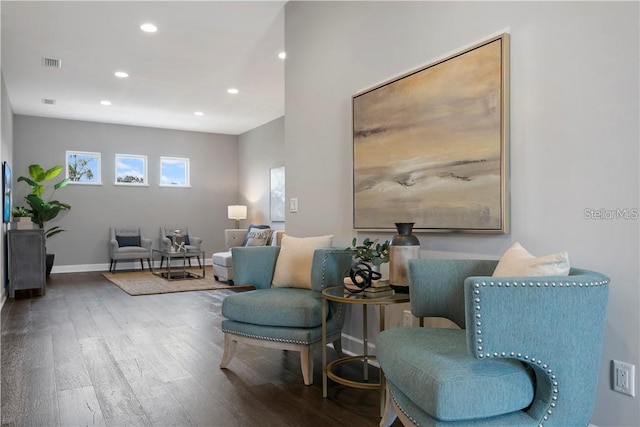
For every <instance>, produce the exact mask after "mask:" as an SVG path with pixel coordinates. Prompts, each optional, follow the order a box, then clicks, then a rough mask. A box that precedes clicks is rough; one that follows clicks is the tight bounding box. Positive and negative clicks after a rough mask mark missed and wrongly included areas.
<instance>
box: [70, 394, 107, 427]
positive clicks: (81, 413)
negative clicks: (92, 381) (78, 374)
mask: <svg viewBox="0 0 640 427" xmlns="http://www.w3.org/2000/svg"><path fill="white" fill-rule="evenodd" d="M58 401H59V406H60V425H61V426H104V425H106V422H105V419H104V417H103V416H102V410H101V409H100V404H99V403H98V398H97V396H96V393H95V390H94V389H93V387H92V386H88V387H80V388H74V389H67V390H62V391H59V392H58Z"/></svg>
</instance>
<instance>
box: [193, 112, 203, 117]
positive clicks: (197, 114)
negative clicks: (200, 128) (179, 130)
mask: <svg viewBox="0 0 640 427" xmlns="http://www.w3.org/2000/svg"><path fill="white" fill-rule="evenodd" d="M193 114H194V115H196V116H204V113H203V112H202V111H196V112H195V113H193Z"/></svg>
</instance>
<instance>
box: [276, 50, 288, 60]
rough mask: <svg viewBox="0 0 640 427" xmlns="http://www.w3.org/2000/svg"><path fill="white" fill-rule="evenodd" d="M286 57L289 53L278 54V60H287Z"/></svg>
mask: <svg viewBox="0 0 640 427" xmlns="http://www.w3.org/2000/svg"><path fill="white" fill-rule="evenodd" d="M286 57H287V52H280V53H279V54H278V58H280V59H285V58H286Z"/></svg>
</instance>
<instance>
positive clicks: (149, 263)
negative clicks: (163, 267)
mask: <svg viewBox="0 0 640 427" xmlns="http://www.w3.org/2000/svg"><path fill="white" fill-rule="evenodd" d="M147 266H148V267H149V270H151V258H147Z"/></svg>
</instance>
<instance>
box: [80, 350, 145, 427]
mask: <svg viewBox="0 0 640 427" xmlns="http://www.w3.org/2000/svg"><path fill="white" fill-rule="evenodd" d="M104 340H105V338H87V339H83V340H80V346H81V348H82V354H83V356H84V361H85V364H86V366H87V369H88V371H89V376H90V377H91V381H92V383H93V387H94V389H95V392H96V396H97V397H98V402H99V403H100V408H102V414H103V416H104V417H105V419H106V420H107V424H109V425H151V423H150V421H149V419H148V418H147V416H146V414H145V412H144V410H143V409H142V406H141V405H140V402H139V401H138V399H137V398H136V395H135V393H134V392H133V390H132V389H131V386H130V385H129V383H128V382H127V380H126V378H125V377H124V375H123V374H122V371H121V370H120V368H119V367H118V365H117V362H116V360H115V359H114V358H113V355H112V354H111V352H110V351H109V347H108V346H107V345H106V343H105V342H104Z"/></svg>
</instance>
